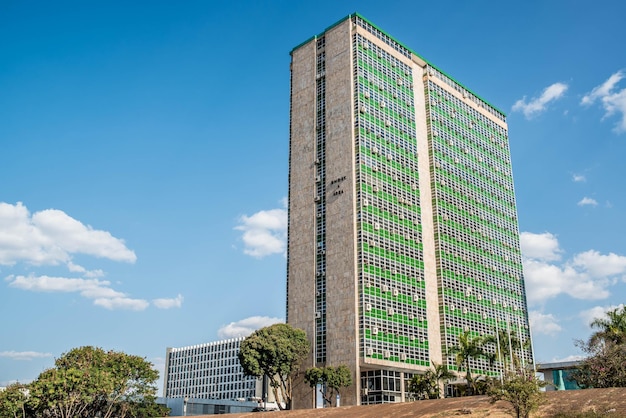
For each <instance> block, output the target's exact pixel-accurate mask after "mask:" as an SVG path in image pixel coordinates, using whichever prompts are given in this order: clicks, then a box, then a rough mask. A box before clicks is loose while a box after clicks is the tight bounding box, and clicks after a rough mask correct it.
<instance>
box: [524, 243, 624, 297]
mask: <svg viewBox="0 0 626 418" xmlns="http://www.w3.org/2000/svg"><path fill="white" fill-rule="evenodd" d="M522 237H523V238H522ZM520 238H521V242H522V254H523V256H524V257H523V262H524V273H525V278H526V292H527V297H528V302H529V304H531V305H537V304H542V303H544V302H545V301H546V300H548V299H551V298H554V297H556V296H558V295H561V294H565V295H568V296H570V297H573V298H575V299H583V300H597V299H605V298H607V297H608V296H609V295H610V292H609V290H608V289H609V287H610V286H611V285H613V284H615V283H616V282H617V280H618V278H619V277H620V276H624V275H626V257H624V256H620V255H617V254H614V253H609V254H606V255H603V254H600V253H599V252H597V251H594V250H589V251H585V252H582V253H579V254H576V255H574V257H572V258H571V259H569V260H566V261H564V262H558V263H557V261H559V260H560V258H559V257H558V255H559V253H560V249H559V245H558V241H557V240H556V238H555V237H554V235H552V234H550V233H547V232H546V233H543V234H533V233H529V232H524V233H522V234H521V235H520Z"/></svg>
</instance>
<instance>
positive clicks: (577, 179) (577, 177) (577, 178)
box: [572, 174, 587, 183]
mask: <svg viewBox="0 0 626 418" xmlns="http://www.w3.org/2000/svg"><path fill="white" fill-rule="evenodd" d="M572 180H573V181H574V182H576V183H584V182H585V181H587V177H585V176H584V175H582V174H572Z"/></svg>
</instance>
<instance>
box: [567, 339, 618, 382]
mask: <svg viewBox="0 0 626 418" xmlns="http://www.w3.org/2000/svg"><path fill="white" fill-rule="evenodd" d="M592 341H593V342H592ZM577 345H578V346H579V347H580V348H581V349H582V350H583V351H584V352H585V353H587V355H588V356H587V357H586V358H585V359H584V360H582V361H581V362H580V364H579V365H578V366H577V367H576V369H575V370H573V371H572V372H571V373H570V379H572V380H573V381H575V382H576V384H577V385H578V386H580V387H581V388H610V387H626V344H614V343H611V342H607V343H604V342H597V341H596V340H594V337H593V336H591V338H590V339H589V341H587V342H584V341H579V342H578V343H577Z"/></svg>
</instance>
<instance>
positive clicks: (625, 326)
mask: <svg viewBox="0 0 626 418" xmlns="http://www.w3.org/2000/svg"><path fill="white" fill-rule="evenodd" d="M590 325H591V328H597V329H598V331H596V332H594V333H593V334H592V335H591V338H590V340H589V343H590V344H592V345H595V344H596V343H599V342H604V343H613V344H618V345H619V344H624V343H626V306H622V307H621V308H615V309H613V310H612V311H609V312H607V313H606V318H595V319H594V320H593V321H592V322H591V324H590Z"/></svg>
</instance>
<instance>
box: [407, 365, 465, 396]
mask: <svg viewBox="0 0 626 418" xmlns="http://www.w3.org/2000/svg"><path fill="white" fill-rule="evenodd" d="M453 377H454V373H452V372H451V371H450V370H448V367H447V366H445V365H443V364H436V363H433V368H431V369H428V370H427V371H426V373H424V374H416V375H415V376H413V378H412V379H411V380H410V381H409V385H408V388H409V392H410V393H412V394H413V395H414V396H415V397H417V398H418V399H422V398H425V399H434V398H441V385H442V380H445V379H452V378H453Z"/></svg>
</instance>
